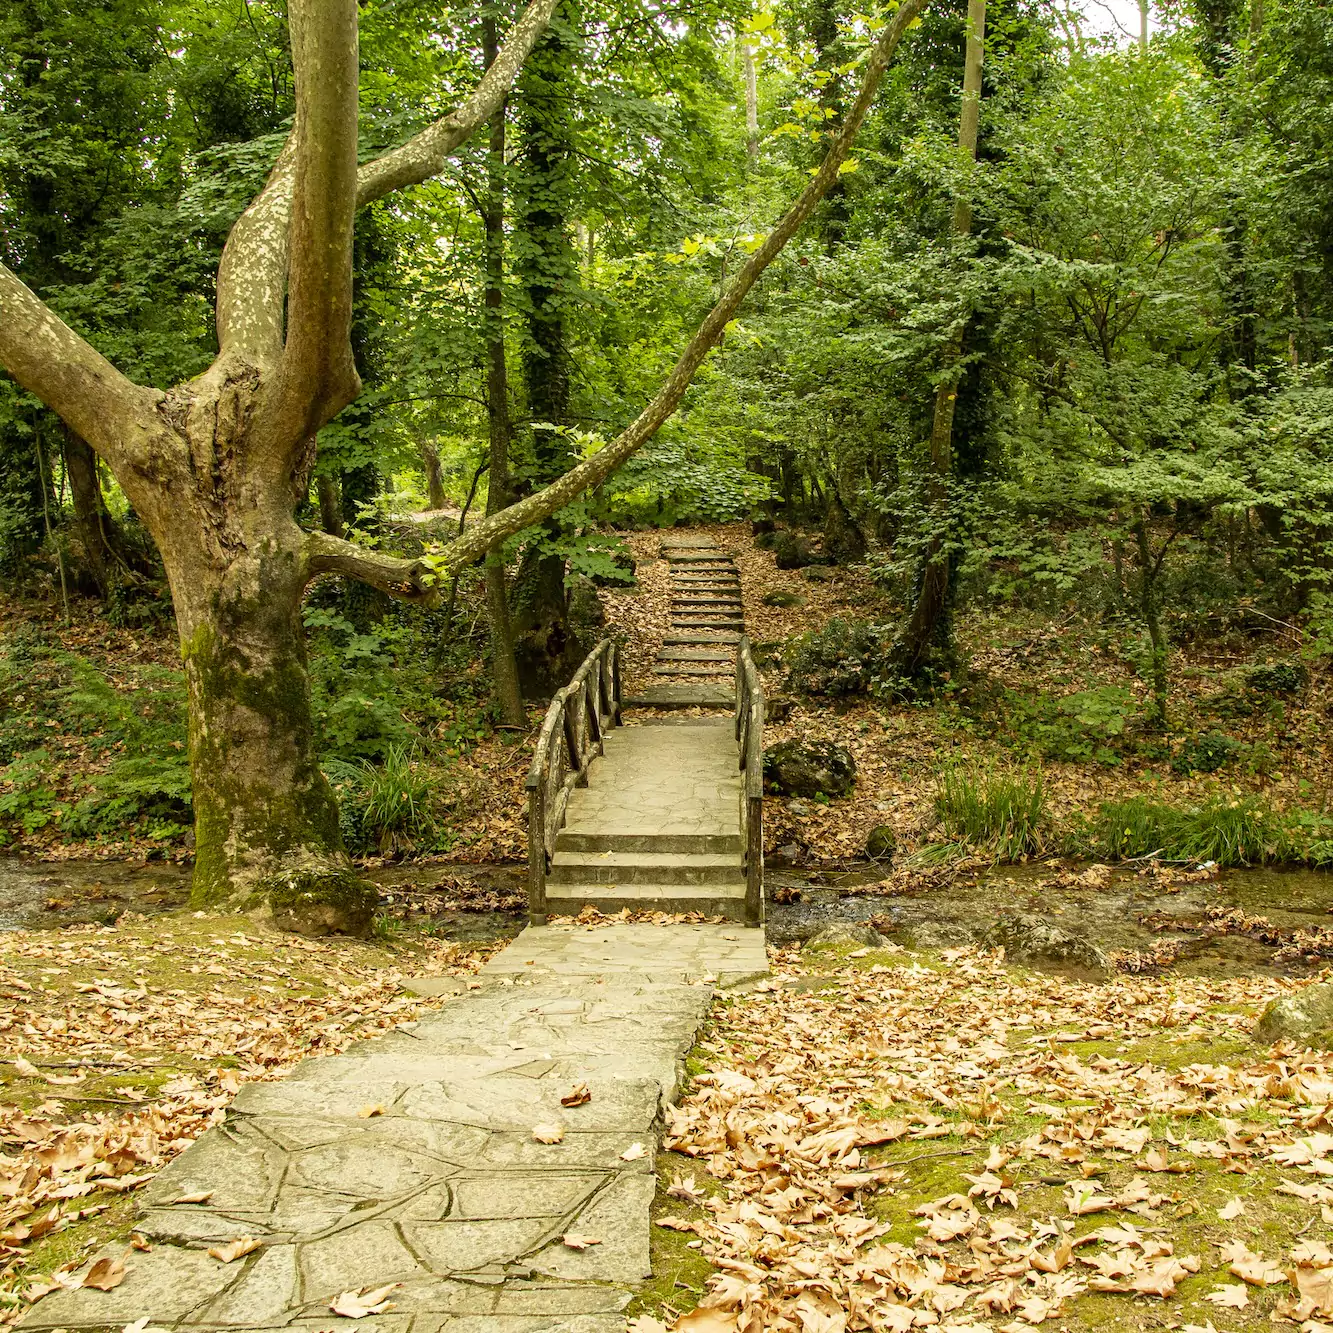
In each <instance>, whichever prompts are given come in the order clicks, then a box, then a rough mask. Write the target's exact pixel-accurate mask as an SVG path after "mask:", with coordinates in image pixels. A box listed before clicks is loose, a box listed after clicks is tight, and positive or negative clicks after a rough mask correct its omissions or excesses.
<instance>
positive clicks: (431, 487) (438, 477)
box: [421, 440, 449, 509]
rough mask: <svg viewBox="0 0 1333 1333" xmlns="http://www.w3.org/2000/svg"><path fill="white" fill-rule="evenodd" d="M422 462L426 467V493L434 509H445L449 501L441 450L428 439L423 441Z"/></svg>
mask: <svg viewBox="0 0 1333 1333" xmlns="http://www.w3.org/2000/svg"><path fill="white" fill-rule="evenodd" d="M421 462H422V466H423V467H424V468H425V469H426V494H427V496H428V499H429V504H430V507H431V508H432V509H443V508H444V507H445V505H447V504H448V503H449V497H448V496H447V495H446V494H445V493H444V476H443V474H442V473H441V471H440V451H439V450H438V449H436V447H435V446H434V445H433V444H431V443H429V442H428V441H426V440H422V442H421Z"/></svg>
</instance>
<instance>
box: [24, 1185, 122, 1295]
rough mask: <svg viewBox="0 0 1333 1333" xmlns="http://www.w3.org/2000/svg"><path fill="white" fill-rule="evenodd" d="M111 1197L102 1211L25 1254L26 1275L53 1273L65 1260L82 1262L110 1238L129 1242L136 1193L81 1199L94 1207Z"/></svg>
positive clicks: (29, 1276)
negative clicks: (134, 1194)
mask: <svg viewBox="0 0 1333 1333" xmlns="http://www.w3.org/2000/svg"><path fill="white" fill-rule="evenodd" d="M108 1197H109V1199H110V1202H109V1203H107V1206H106V1207H105V1208H104V1209H103V1210H102V1211H101V1212H98V1213H95V1214H94V1215H93V1216H92V1217H86V1218H84V1219H83V1220H82V1221H79V1222H73V1223H70V1224H69V1225H68V1226H65V1227H63V1228H62V1229H61V1230H59V1231H53V1232H52V1233H51V1234H50V1235H49V1236H46V1237H45V1238H43V1239H42V1240H39V1241H37V1242H36V1243H35V1244H34V1245H33V1246H32V1248H31V1249H29V1250H28V1251H27V1253H26V1254H25V1256H24V1261H23V1264H24V1267H23V1271H24V1276H25V1277H26V1278H32V1277H34V1276H36V1275H37V1274H39V1273H53V1272H55V1270H56V1269H58V1268H60V1267H61V1266H62V1265H64V1264H69V1263H75V1262H80V1263H81V1262H82V1261H83V1260H84V1259H86V1258H87V1257H88V1256H89V1255H90V1254H92V1253H93V1252H94V1251H95V1250H100V1249H101V1248H102V1246H103V1245H106V1244H108V1243H110V1242H114V1241H125V1242H128V1240H129V1236H130V1232H131V1231H133V1230H134V1220H135V1217H136V1214H137V1211H138V1210H137V1208H136V1206H135V1202H134V1197H133V1195H128V1194H116V1195H111V1196H107V1195H95V1196H91V1198H90V1199H89V1200H87V1201H81V1202H82V1203H83V1206H84V1207H94V1206H96V1203H98V1202H102V1201H105V1200H107V1199H108Z"/></svg>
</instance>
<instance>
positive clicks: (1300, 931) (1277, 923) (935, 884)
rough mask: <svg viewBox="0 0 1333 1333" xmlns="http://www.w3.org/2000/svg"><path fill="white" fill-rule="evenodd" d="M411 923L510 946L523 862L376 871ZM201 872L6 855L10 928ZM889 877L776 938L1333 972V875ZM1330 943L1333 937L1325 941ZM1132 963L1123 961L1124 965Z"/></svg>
mask: <svg viewBox="0 0 1333 1333" xmlns="http://www.w3.org/2000/svg"><path fill="white" fill-rule="evenodd" d="M367 873H368V875H369V877H370V878H371V879H373V880H375V881H376V883H378V884H379V885H380V887H381V889H382V890H383V892H384V894H385V897H386V906H387V907H388V908H389V910H390V912H391V913H392V914H393V915H395V916H397V917H399V918H400V919H401V920H402V921H403V924H404V926H405V928H408V927H410V924H411V923H415V924H417V925H427V926H428V927H429V929H430V931H431V933H432V934H436V935H439V936H442V937H446V938H450V939H457V940H483V939H496V938H500V937H503V936H506V935H512V934H514V933H515V932H516V931H517V930H518V929H519V928H520V926H521V924H522V917H521V904H522V895H523V891H524V871H523V869H522V868H521V867H517V866H440V865H430V864H428V863H417V864H412V863H406V864H403V865H398V866H386V867H379V868H373V869H370V870H369V871H368V872H367ZM189 876H190V871H189V868H188V867H187V866H179V865H172V864H167V863H159V862H146V863H145V862H133V861H87V860H82V861H78V860H72V861H35V860H29V859H26V858H17V857H0V930H5V929H11V930H12V929H40V928H43V927H48V928H49V927H57V926H64V925H70V924H75V923H78V922H99V923H110V922H112V921H115V920H116V919H117V918H118V917H119V916H120V915H121V914H122V913H124V912H127V911H133V912H140V913H144V914H148V915H151V914H153V913H156V912H163V911H169V910H171V909H173V908H179V907H182V906H184V904H185V902H186V900H187V897H188V894H189ZM900 880H903V877H900V876H899V877H894V876H890V877H889V878H888V880H887V881H886V879H885V872H884V870H883V868H882V867H876V866H862V867H854V868H851V869H847V870H840V871H837V872H828V871H823V872H821V871H808V870H796V869H785V868H779V867H773V868H771V869H770V870H769V871H768V873H767V875H766V887H767V892H768V895H769V898H770V905H769V913H768V931H769V938H770V939H771V940H772V941H773V942H774V943H778V944H783V943H793V942H796V941H799V940H804V939H808V938H809V937H810V936H811V935H814V934H816V933H817V932H818V931H820V930H822V929H824V928H825V927H826V926H830V925H833V924H836V923H839V922H842V923H848V924H853V923H864V922H870V923H873V924H874V926H875V927H876V929H878V930H880V931H881V932H882V933H884V934H887V935H889V936H890V938H892V939H894V940H895V941H896V942H898V943H900V944H903V945H906V946H908V947H909V948H910V947H921V948H936V947H948V946H952V945H959V944H967V943H970V942H972V941H973V940H975V939H977V938H978V937H979V936H980V935H981V934H982V933H984V931H985V930H986V928H987V927H988V926H989V925H990V924H991V923H992V922H993V921H994V920H995V919H996V917H997V916H998V915H999V914H1001V913H1023V914H1028V915H1031V916H1034V917H1040V918H1042V919H1043V920H1045V921H1048V922H1050V923H1051V924H1053V925H1057V926H1059V927H1061V928H1063V929H1064V930H1067V931H1070V932H1072V933H1074V934H1076V935H1079V936H1082V937H1084V938H1086V939H1088V940H1090V941H1091V942H1092V943H1094V944H1095V945H1097V946H1098V947H1099V948H1101V949H1103V950H1106V951H1107V952H1108V953H1118V954H1120V955H1121V956H1122V958H1125V957H1128V958H1129V963H1128V965H1129V966H1131V967H1133V968H1142V969H1144V970H1160V969H1161V968H1163V967H1167V966H1169V967H1170V968H1171V969H1172V970H1174V971H1180V972H1187V973H1209V974H1213V975H1232V974H1238V973H1249V974H1253V973H1255V972H1271V973H1292V972H1297V973H1301V972H1308V971H1310V970H1311V969H1314V968H1318V967H1323V966H1327V965H1328V964H1329V962H1330V961H1333V874H1329V873H1323V872H1318V871H1306V870H1287V871H1277V870H1225V871H1222V872H1221V873H1220V874H1219V875H1217V876H1216V877H1214V878H1211V879H1203V880H1191V879H1190V878H1189V877H1188V876H1186V875H1184V874H1182V873H1181V872H1179V871H1172V870H1170V869H1167V870H1163V871H1156V870H1148V871H1145V870H1142V869H1140V868H1138V867H1118V868H1116V869H1115V870H1114V871H1110V870H1106V869H1105V868H1103V869H1102V870H1094V871H1092V872H1091V873H1089V869H1088V868H1087V867H1082V866H1069V867H1052V866H1047V865H1027V866H994V867H980V868H978V867H973V868H971V869H964V870H956V871H936V872H932V873H930V874H925V875H921V876H916V877H911V878H908V879H906V880H903V882H899V881H900ZM1325 936H1326V937H1327V938H1324V937H1325ZM1122 965H1125V964H1124V963H1123V962H1122Z"/></svg>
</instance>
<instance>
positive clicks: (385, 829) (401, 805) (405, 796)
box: [361, 745, 434, 851]
mask: <svg viewBox="0 0 1333 1333" xmlns="http://www.w3.org/2000/svg"><path fill="white" fill-rule="evenodd" d="M362 772H363V778H362V788H363V790H364V792H365V806H364V808H363V810H362V811H361V823H362V829H363V836H364V837H366V838H373V839H374V840H375V841H376V842H377V843H378V845H379V848H380V850H381V851H388V850H389V849H390V848H392V847H394V846H399V847H401V846H404V845H407V846H411V845H414V844H415V843H417V842H418V841H420V840H421V839H424V838H428V837H430V835H431V833H432V832H433V830H434V821H433V820H432V819H431V814H430V795H431V777H430V774H429V773H428V772H427V770H426V768H425V767H424V765H422V764H421V763H419V762H418V760H417V756H416V751H415V750H409V749H407V748H406V747H404V746H400V745H394V746H390V747H389V751H388V753H387V754H386V755H385V757H384V762H383V763H382V764H380V765H378V766H376V765H373V764H363V765H362Z"/></svg>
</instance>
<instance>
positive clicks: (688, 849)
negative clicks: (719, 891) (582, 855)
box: [555, 825, 743, 856]
mask: <svg viewBox="0 0 1333 1333" xmlns="http://www.w3.org/2000/svg"><path fill="white" fill-rule="evenodd" d="M555 850H556V852H557V854H559V853H560V852H639V853H642V852H662V853H665V854H668V855H672V856H679V855H681V854H682V853H688V854H693V855H696V856H726V855H728V854H730V855H732V856H739V855H740V854H741V852H742V850H743V848H742V846H741V835H740V833H739V831H738V832H736V833H643V832H636V831H633V830H625V829H615V828H607V829H603V828H599V827H597V826H595V825H594V826H592V827H585V828H581V829H568V828H563V829H561V830H560V832H559V833H557V834H556V835H555Z"/></svg>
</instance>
